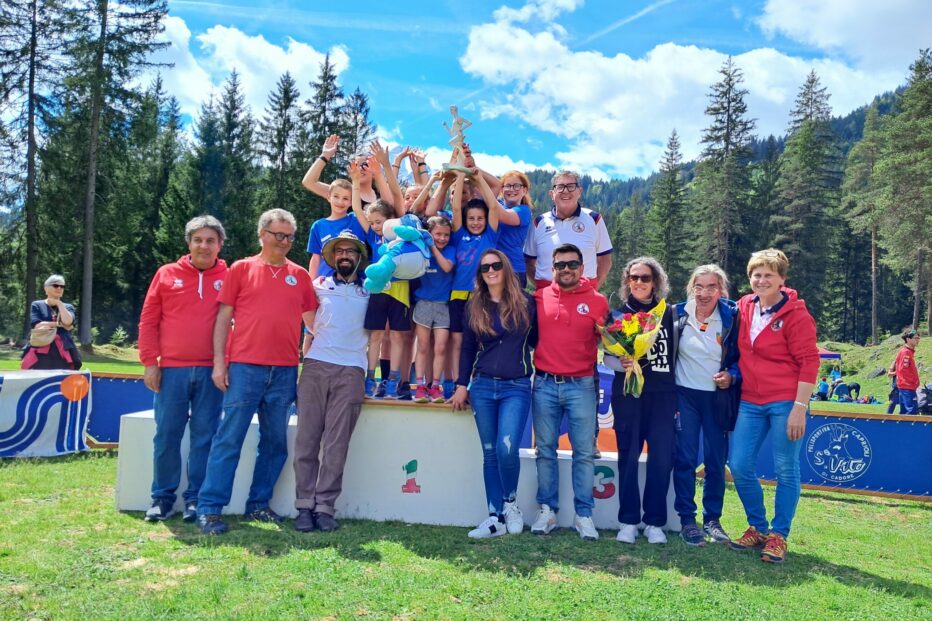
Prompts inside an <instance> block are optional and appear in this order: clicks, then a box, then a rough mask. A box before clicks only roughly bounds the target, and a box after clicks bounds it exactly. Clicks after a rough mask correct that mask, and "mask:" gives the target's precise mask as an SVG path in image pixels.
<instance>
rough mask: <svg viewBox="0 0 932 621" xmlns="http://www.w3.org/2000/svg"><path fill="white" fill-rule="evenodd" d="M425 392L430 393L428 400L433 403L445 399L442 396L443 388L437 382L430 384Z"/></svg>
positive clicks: (441, 401)
mask: <svg viewBox="0 0 932 621" xmlns="http://www.w3.org/2000/svg"><path fill="white" fill-rule="evenodd" d="M427 392H428V394H429V395H430V400H431V401H433V402H434V403H443V402H444V401H446V399H444V398H443V388H441V387H440V386H439V385H437V384H434V385H433V386H431V387H430V388H429V389H428V391H427Z"/></svg>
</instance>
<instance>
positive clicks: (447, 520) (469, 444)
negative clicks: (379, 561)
mask: <svg viewBox="0 0 932 621" xmlns="http://www.w3.org/2000/svg"><path fill="white" fill-rule="evenodd" d="M296 428H297V418H296V417H292V418H291V420H290V421H289V425H288V451H289V456H288V461H287V462H286V463H285V467H284V468H283V470H282V473H281V476H280V477H279V479H278V482H277V483H276V485H275V490H274V495H273V497H272V501H271V503H270V506H271V508H272V509H273V510H274V511H275V512H277V513H280V514H282V515H286V516H290V517H294V516H296V515H297V510H296V509H295V508H294V500H295V483H294V465H293V463H292V457H291V456H292V454H293V448H294V438H295V431H296ZM154 435H155V420H154V418H153V414H152V411H151V410H149V411H145V412H138V413H135V414H126V415H124V416H122V417H121V419H120V449H119V458H118V461H117V484H116V506H117V508H118V509H120V510H123V511H145V510H146V509H148V508H149V505H150V504H151V499H150V489H151V485H152V438H153V436H154ZM258 441H259V424H258V420H257V419H256V418H254V419H253V422H252V425H251V426H250V429H249V433H248V434H247V436H246V440H245V442H244V443H243V451H242V453H241V455H240V462H239V467H238V468H237V470H236V477H235V479H234V483H233V495H232V497H231V500H230V504H229V505H228V506H227V507H226V508H225V509H224V513H231V514H242V513H243V512H244V509H245V504H246V496H247V495H248V492H249V484H250V481H251V479H252V470H253V465H254V463H255V455H256V446H257V444H258ZM187 450H188V439H187V434H186V435H185V438H184V440H183V441H182V454H183V457H186V456H187ZM645 462H646V456H644V455H642V456H641V464H640V468H639V471H640V472H639V476H640V480H641V484H642V486H643V482H644V476H645V469H646V464H645ZM559 464H560V509H561V510H560V512H559V514H558V515H559V522H560V526H563V527H572V524H573V516H574V511H573V489H572V482H571V481H572V479H571V466H572V458H571V455H570V452H569V451H560V452H559ZM595 468H596V471H595V481H594V486H593V491H594V494H595V496H596V501H595V510H594V512H593V516H592V517H593V521H594V522H595V525H596V527H597V528H600V529H608V530H611V529H617V528H618V519H617V515H618V498H617V493H618V463H617V455H616V454H614V453H604V454H603V458H602V459H599V460H596V464H595ZM186 484H187V481H186V479H185V477H184V475H182V481H181V485H180V486H179V488H178V495H179V500H178V501H177V505H176V507H177V508H178V509H179V510H180V509H181V504H182V501H181V499H180V496H181V492H182V491H183V490H184V488H185V485H186ZM536 494H537V468H536V466H535V457H534V452H533V451H531V450H527V449H522V451H521V477H520V480H519V483H518V505H519V506H520V508H521V511H522V512H523V513H524V517H525V521H527V522H528V523H530V522H531V521H533V519H534V517H535V515H536V513H537V502H536V500H535V497H536ZM336 509H337V517H338V518H360V519H369V520H377V521H384V520H399V521H402V522H410V523H419V524H441V525H449V526H470V527H472V526H475V525H476V524H478V523H479V522H481V521H482V520H483V519H485V517H486V516H487V510H486V501H485V493H484V489H483V482H482V450H481V447H480V444H479V436H478V433H477V432H476V425H475V422H474V421H473V417H472V414H470V413H461V412H451V411H450V409H449V406H434V405H426V404H411V403H404V402H403V403H397V402H396V403H386V402H380V401H372V400H367V401H366V403H365V405H364V406H363V409H362V414H361V416H360V418H359V422H358V424H357V425H356V430H355V432H354V433H353V439H352V441H351V442H350V447H349V454H348V456H347V461H346V470H345V472H344V476H343V493H342V495H341V496H340V498H339V499H338V500H337V503H336ZM667 514H668V521H667V526H666V528H667V529H668V530H674V531H678V530H679V528H680V523H679V519H678V517H677V515H676V513H675V512H674V511H673V487H672V485H671V486H670V489H669V492H668V494H667Z"/></svg>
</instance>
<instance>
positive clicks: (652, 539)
mask: <svg viewBox="0 0 932 621" xmlns="http://www.w3.org/2000/svg"><path fill="white" fill-rule="evenodd" d="M644 536H645V537H647V543H666V542H667V536H666V535H664V534H663V530H661V529H660V527H659V526H648V527H647V528H645V529H644Z"/></svg>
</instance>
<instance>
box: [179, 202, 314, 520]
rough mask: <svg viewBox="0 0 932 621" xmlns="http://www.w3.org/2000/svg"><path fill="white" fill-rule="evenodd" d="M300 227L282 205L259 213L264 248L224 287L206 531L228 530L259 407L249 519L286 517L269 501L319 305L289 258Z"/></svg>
mask: <svg viewBox="0 0 932 621" xmlns="http://www.w3.org/2000/svg"><path fill="white" fill-rule="evenodd" d="M296 228H297V226H296V224H295V219H294V216H293V215H291V213H289V212H287V211H285V210H284V209H270V210H269V211H266V212H265V213H263V214H262V215H261V216H259V227H258V234H259V244H260V245H261V246H262V250H261V251H260V252H259V254H257V255H255V256H253V257H247V258H245V259H241V260H239V261H237V262H236V263H234V264H233V265H232V267H230V269H229V271H228V272H227V277H226V279H225V280H224V281H223V287H222V288H221V289H220V298H219V299H220V310H219V311H218V312H217V322H216V324H215V325H214V347H213V353H214V369H213V373H212V374H211V378H212V379H213V381H214V384H215V385H216V386H217V388H219V389H220V390H221V391H223V392H224V397H223V419H222V420H221V421H220V426H219V427H218V428H217V433H216V435H215V436H214V440H213V444H212V446H211V448H210V456H209V457H208V458H207V476H206V478H205V479H204V483H203V485H201V489H200V492H199V493H198V496H197V520H198V525H199V526H200V528H201V532H202V533H204V534H205V535H210V534H220V533H225V532H226V531H227V530H228V529H229V527H228V526H227V525H226V523H224V521H223V520H222V519H221V517H220V513H221V511H222V510H223V507H224V506H225V505H227V504H229V502H230V496H231V495H232V492H233V478H234V475H235V474H236V466H237V465H238V464H239V457H240V452H241V451H242V448H243V440H245V439H246V433H247V432H248V431H249V425H250V424H251V423H252V417H253V414H255V413H257V412H258V414H259V446H258V448H257V450H256V464H255V468H254V469H253V474H252V484H251V485H250V488H249V497H248V498H247V499H246V519H247V520H255V521H260V522H275V523H278V522H281V521H282V518H281V516H280V515H278V514H276V513H275V512H274V511H272V510H271V509H270V508H269V501H270V500H271V499H272V490H273V488H274V487H275V482H276V481H277V480H278V475H279V474H281V471H282V468H283V467H284V465H285V461H286V460H287V458H288V408H289V407H291V404H292V403H293V402H294V399H295V391H296V384H297V379H298V361H299V360H300V347H299V345H300V337H301V321H302V319H303V320H304V323H305V325H309V322H310V321H311V320H312V319H313V314H312V311H314V310H315V309H316V308H317V299H316V298H315V297H314V289H313V287H312V286H311V277H310V275H309V274H308V273H307V270H305V269H304V268H303V267H301V266H300V265H297V264H296V263H293V262H292V261H289V260H288V257H287V255H288V251H289V250H291V245H292V243H294V237H295V230H296ZM234 322H235V324H236V325H235V327H234V328H233V329H232V330H231V329H230V327H231V324H232V323H234ZM228 340H229V352H227V341H228Z"/></svg>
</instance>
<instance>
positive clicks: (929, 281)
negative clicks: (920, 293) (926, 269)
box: [926, 276, 932, 336]
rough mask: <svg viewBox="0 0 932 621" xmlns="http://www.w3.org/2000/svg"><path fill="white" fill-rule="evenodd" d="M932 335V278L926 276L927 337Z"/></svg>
mask: <svg viewBox="0 0 932 621" xmlns="http://www.w3.org/2000/svg"><path fill="white" fill-rule="evenodd" d="M929 335H932V278H930V277H929V276H926V336H929Z"/></svg>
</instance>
